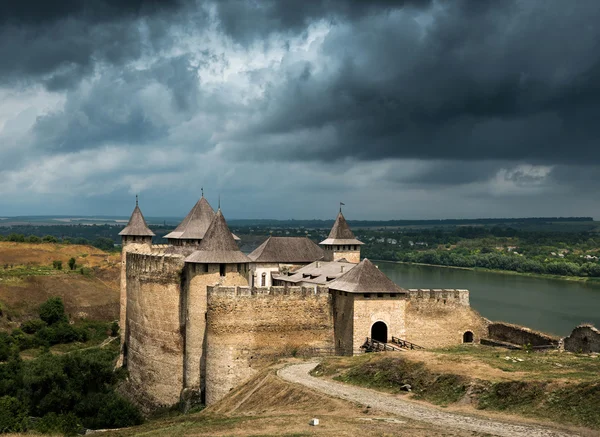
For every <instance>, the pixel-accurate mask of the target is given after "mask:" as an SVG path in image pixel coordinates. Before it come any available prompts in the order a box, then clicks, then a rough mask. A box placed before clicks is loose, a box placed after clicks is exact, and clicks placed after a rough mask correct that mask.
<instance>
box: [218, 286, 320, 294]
mask: <svg viewBox="0 0 600 437" xmlns="http://www.w3.org/2000/svg"><path fill="white" fill-rule="evenodd" d="M328 294H329V288H328V287H323V286H312V287H306V286H293V287H276V286H272V287H224V286H213V287H208V295H209V296H226V297H236V296H240V297H271V296H303V297H310V296H327V295H328Z"/></svg>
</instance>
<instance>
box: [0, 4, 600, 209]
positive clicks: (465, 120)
mask: <svg viewBox="0 0 600 437" xmlns="http://www.w3.org/2000/svg"><path fill="white" fill-rule="evenodd" d="M0 59H1V62H0V216H6V215H30V214H39V215H42V214H67V215H68V214H78V215H95V214H105V215H113V214H120V215H128V214H129V213H130V212H131V210H132V208H133V205H134V196H135V194H136V193H139V194H140V205H141V207H142V210H143V211H144V213H145V214H146V215H147V216H180V215H184V214H185V213H187V211H188V210H189V209H190V208H191V207H192V206H193V204H194V203H195V202H196V200H197V199H198V197H199V196H200V188H201V187H204V189H205V192H206V195H207V197H208V199H209V201H210V202H211V203H212V204H213V206H215V207H216V203H217V197H218V195H219V194H220V195H221V199H222V206H223V211H224V214H225V216H226V217H228V218H298V219H300V218H333V217H334V216H335V213H336V211H337V205H338V202H340V201H343V202H344V203H346V205H347V206H346V216H347V218H349V219H393V218H398V219H402V218H407V219H415V218H454V217H458V218H464V217H499V216H502V217H523V216H582V215H592V216H595V217H596V218H600V192H599V190H598V183H599V181H600V2H598V0H577V1H567V2H565V1H563V0H515V1H511V0H471V1H468V0H463V1H451V2H448V1H441V0H440V1H434V0H432V1H426V0H423V1H417V0H414V1H409V0H404V1H400V0H398V1H394V0H377V1H370V2H366V1H363V0H311V1H307V0H298V1H292V0H263V1H261V0H220V1H218V2H216V1H214V2H213V1H201V0H197V1H194V0H177V1H164V0H161V1H159V0H154V1H148V0H126V1H125V0H61V1H60V2H49V1H47V0H3V1H2V2H0Z"/></svg>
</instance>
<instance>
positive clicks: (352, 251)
mask: <svg viewBox="0 0 600 437" xmlns="http://www.w3.org/2000/svg"><path fill="white" fill-rule="evenodd" d="M319 244H320V245H321V246H323V249H324V250H325V261H338V260H341V259H345V260H346V261H348V262H351V263H355V264H358V263H359V262H360V246H361V245H362V244H363V243H362V242H361V241H359V240H357V239H356V237H355V236H354V233H353V232H352V230H351V229H350V226H348V222H346V219H345V218H344V214H342V208H340V212H339V214H338V216H337V218H336V219H335V223H334V224H333V227H332V228H331V232H330V233H329V237H327V239H325V240H323V241H321V242H320V243H319Z"/></svg>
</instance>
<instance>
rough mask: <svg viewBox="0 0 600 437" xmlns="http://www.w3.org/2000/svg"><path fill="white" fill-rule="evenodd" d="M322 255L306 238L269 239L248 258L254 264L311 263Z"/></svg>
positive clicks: (319, 249)
mask: <svg viewBox="0 0 600 437" xmlns="http://www.w3.org/2000/svg"><path fill="white" fill-rule="evenodd" d="M324 255H325V253H324V252H323V249H321V248H320V247H319V246H317V245H316V244H315V243H313V242H312V241H311V240H310V239H309V238H307V237H269V238H267V241H265V242H264V243H263V244H261V245H260V246H258V247H257V248H256V250H254V252H252V253H251V254H250V255H248V258H250V259H251V260H252V261H254V262H280V263H311V262H313V261H316V260H319V259H322V258H323V256H324Z"/></svg>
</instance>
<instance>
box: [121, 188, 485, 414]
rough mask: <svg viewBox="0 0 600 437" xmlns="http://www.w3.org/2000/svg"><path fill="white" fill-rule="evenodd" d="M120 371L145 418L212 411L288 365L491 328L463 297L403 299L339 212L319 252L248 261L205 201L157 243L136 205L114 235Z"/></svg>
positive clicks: (302, 247)
mask: <svg viewBox="0 0 600 437" xmlns="http://www.w3.org/2000/svg"><path fill="white" fill-rule="evenodd" d="M120 235H121V236H122V241H123V251H122V267H121V269H122V270H121V313H120V326H121V344H122V353H121V357H120V360H119V365H122V366H125V367H127V369H128V371H129V382H128V390H129V392H130V394H131V395H133V396H134V397H135V398H136V399H137V400H138V401H139V403H140V404H142V405H143V406H144V407H145V408H146V409H153V408H157V407H165V406H172V405H174V404H177V403H179V402H184V403H185V402H190V401H195V400H204V401H205V402H206V404H211V403H214V402H216V401H218V400H219V399H221V398H222V397H223V396H225V395H226V394H227V393H228V392H229V391H230V390H232V389H233V388H235V387H236V386H238V385H240V384H242V383H243V382H244V381H246V380H247V379H249V378H251V377H252V376H253V375H255V374H256V373H257V372H258V371H260V370H261V369H263V368H264V367H266V366H268V365H269V364H271V363H272V362H273V361H274V360H276V359H278V358H281V357H285V356H296V355H302V356H310V355H323V354H338V355H352V354H357V353H361V352H362V351H363V350H362V349H361V346H363V345H364V344H365V343H366V341H367V339H369V341H370V342H371V343H370V344H371V345H372V344H374V343H375V344H379V345H381V344H384V345H389V346H388V347H397V346H394V345H395V344H396V343H394V342H393V341H396V342H398V341H399V342H400V344H402V342H405V343H404V344H405V345H406V344H415V345H419V346H422V347H426V348H428V347H441V346H449V345H455V344H459V343H463V342H478V341H479V340H480V339H481V338H482V337H485V336H486V335H487V329H488V324H489V322H488V321H487V320H486V319H484V318H483V317H481V316H480V315H479V314H478V313H477V312H476V311H474V310H473V309H471V307H470V305H469V292H468V291H467V290H438V289H435V290H429V289H427V290H406V289H403V288H401V287H399V286H398V285H396V284H395V283H394V282H393V281H392V280H390V279H389V278H388V277H387V276H386V275H385V274H383V273H382V272H381V271H380V270H379V269H378V268H377V267H376V266H375V265H374V264H373V263H371V262H370V261H369V260H368V259H363V260H362V261H361V260H360V247H361V245H362V243H361V242H360V241H359V240H357V239H356V238H355V236H354V234H353V232H352V230H351V229H350V227H349V226H348V224H347V222H346V220H345V218H344V215H343V214H342V211H341V209H340V212H339V214H338V216H337V219H336V221H335V224H334V225H333V228H332V229H331V232H330V234H329V237H328V238H327V239H326V240H324V241H323V242H321V243H320V246H321V247H319V245H317V244H315V243H314V242H312V241H311V240H310V239H308V238H306V237H269V238H268V239H267V240H266V241H265V242H264V243H263V244H262V245H261V246H259V247H258V248H257V249H256V250H255V251H253V252H252V253H250V254H249V255H245V254H243V253H242V252H241V251H240V249H239V247H238V244H237V242H236V239H238V238H237V237H236V236H235V235H233V234H232V233H231V231H230V230H229V228H228V226H227V223H226V221H225V218H224V217H223V214H222V212H221V209H220V208H219V209H218V210H217V211H216V212H215V211H214V210H213V209H212V207H211V206H210V205H209V203H208V201H207V200H206V199H205V198H204V195H203V196H202V197H201V199H200V200H199V201H198V203H196V205H195V206H194V207H193V208H192V210H191V211H190V213H189V214H188V215H187V216H186V217H185V219H184V220H183V221H182V222H181V224H180V225H179V226H178V227H177V228H176V229H175V230H174V231H173V232H171V233H170V234H168V235H166V236H165V238H166V239H167V241H168V244H162V245H155V244H152V237H153V236H154V233H153V232H152V231H151V230H150V229H149V228H148V226H147V224H146V221H145V219H144V216H143V215H142V212H141V210H140V208H139V206H138V205H137V201H136V207H135V209H134V211H133V213H132V215H131V218H130V220H129V223H128V224H127V226H126V227H125V228H124V229H123V230H122V231H121V233H120Z"/></svg>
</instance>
